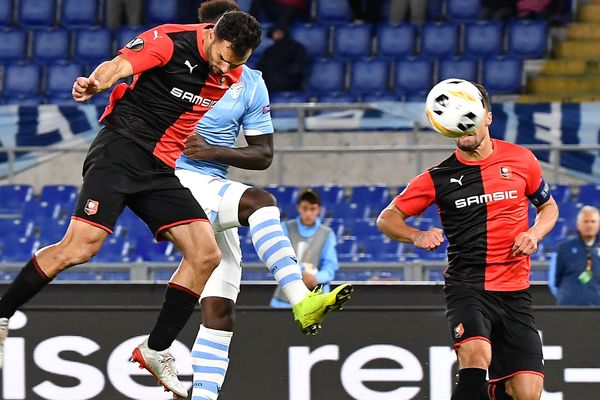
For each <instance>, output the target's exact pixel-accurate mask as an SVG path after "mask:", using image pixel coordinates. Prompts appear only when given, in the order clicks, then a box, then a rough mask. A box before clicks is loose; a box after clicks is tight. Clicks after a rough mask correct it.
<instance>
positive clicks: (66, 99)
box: [45, 93, 77, 107]
mask: <svg viewBox="0 0 600 400" xmlns="http://www.w3.org/2000/svg"><path fill="white" fill-rule="evenodd" d="M45 103H46V104H54V105H56V106H61V107H65V106H70V107H76V106H77V102H76V101H75V100H74V99H73V96H71V95H70V94H69V93H60V94H53V95H51V96H48V97H46V99H45Z"/></svg>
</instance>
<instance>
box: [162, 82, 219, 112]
mask: <svg viewBox="0 0 600 400" xmlns="http://www.w3.org/2000/svg"><path fill="white" fill-rule="evenodd" d="M171 94H172V95H173V96H175V97H177V98H178V99H181V100H185V101H189V102H190V103H193V104H196V105H199V106H202V107H209V108H212V107H214V106H215V104H217V101H218V100H211V99H208V98H206V97H202V96H199V95H197V94H194V93H190V92H186V91H185V90H182V89H179V88H176V87H174V88H173V89H171Z"/></svg>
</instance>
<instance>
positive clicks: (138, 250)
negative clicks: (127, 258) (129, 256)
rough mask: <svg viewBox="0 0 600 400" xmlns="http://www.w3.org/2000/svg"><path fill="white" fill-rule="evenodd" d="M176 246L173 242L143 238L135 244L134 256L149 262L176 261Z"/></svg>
mask: <svg viewBox="0 0 600 400" xmlns="http://www.w3.org/2000/svg"><path fill="white" fill-rule="evenodd" d="M174 250H175V248H174V246H173V243H171V242H167V241H164V242H157V241H156V240H141V241H138V242H137V243H136V245H135V252H134V257H135V258H137V259H138V260H141V261H148V262H173V261H176V258H177V256H175V251H174Z"/></svg>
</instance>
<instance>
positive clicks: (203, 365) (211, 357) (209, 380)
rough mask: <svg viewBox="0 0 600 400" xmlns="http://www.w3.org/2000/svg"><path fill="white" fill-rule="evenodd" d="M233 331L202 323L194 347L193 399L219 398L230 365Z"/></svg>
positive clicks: (208, 399)
mask: <svg viewBox="0 0 600 400" xmlns="http://www.w3.org/2000/svg"><path fill="white" fill-rule="evenodd" d="M232 336H233V332H229V331H224V330H217V329H209V328H207V327H205V326H204V325H200V330H199V331H198V336H197V337H196V341H195V342H194V346H193V347H192V368H193V369H194V386H193V388H192V399H198V400H217V398H218V397H219V392H220V391H221V387H222V386H223V381H224V380H225V374H226V373H227V368H228V366H229V345H230V344H231V338H232Z"/></svg>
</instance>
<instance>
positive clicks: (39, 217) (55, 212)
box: [21, 199, 60, 228]
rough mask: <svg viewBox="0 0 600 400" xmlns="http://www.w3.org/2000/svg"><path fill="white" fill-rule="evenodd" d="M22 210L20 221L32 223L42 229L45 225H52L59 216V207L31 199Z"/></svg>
mask: <svg viewBox="0 0 600 400" xmlns="http://www.w3.org/2000/svg"><path fill="white" fill-rule="evenodd" d="M21 210H22V213H23V214H22V219H23V220H24V221H29V222H32V223H33V224H34V225H35V226H37V227H38V228H39V227H42V226H44V225H46V224H47V223H51V224H53V223H54V222H55V221H57V220H58V217H59V215H60V205H59V204H56V203H49V202H47V201H39V200H36V199H32V200H30V201H28V202H26V203H25V204H24V205H23V207H22V208H21Z"/></svg>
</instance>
